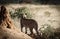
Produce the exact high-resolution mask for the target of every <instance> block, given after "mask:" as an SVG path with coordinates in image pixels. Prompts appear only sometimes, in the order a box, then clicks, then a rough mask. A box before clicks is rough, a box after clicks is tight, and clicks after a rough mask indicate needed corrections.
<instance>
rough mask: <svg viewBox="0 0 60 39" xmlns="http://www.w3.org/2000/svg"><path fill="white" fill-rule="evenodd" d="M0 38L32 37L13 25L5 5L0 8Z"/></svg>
mask: <svg viewBox="0 0 60 39" xmlns="http://www.w3.org/2000/svg"><path fill="white" fill-rule="evenodd" d="M0 39H32V38H31V37H30V36H28V35H26V34H24V33H22V32H21V31H20V30H19V29H17V28H16V27H15V25H14V24H13V22H12V20H11V18H10V15H9V13H8V11H7V9H6V7H5V6H1V10H0Z"/></svg>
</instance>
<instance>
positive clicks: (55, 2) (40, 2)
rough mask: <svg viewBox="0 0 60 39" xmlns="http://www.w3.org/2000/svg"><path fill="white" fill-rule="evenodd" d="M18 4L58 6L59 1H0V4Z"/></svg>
mask: <svg viewBox="0 0 60 39" xmlns="http://www.w3.org/2000/svg"><path fill="white" fill-rule="evenodd" d="M11 3H12V4H13V3H14V4H17V3H18V4H20V3H32V4H33V3H34V4H35V3H39V4H52V5H60V0H0V4H11Z"/></svg>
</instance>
